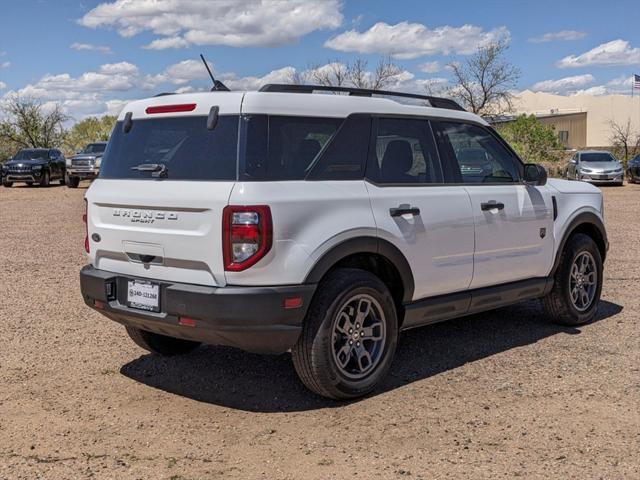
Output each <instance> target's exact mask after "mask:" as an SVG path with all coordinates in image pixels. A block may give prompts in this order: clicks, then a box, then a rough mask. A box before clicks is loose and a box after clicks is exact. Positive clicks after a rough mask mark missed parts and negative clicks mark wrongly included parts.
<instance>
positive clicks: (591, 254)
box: [542, 233, 603, 326]
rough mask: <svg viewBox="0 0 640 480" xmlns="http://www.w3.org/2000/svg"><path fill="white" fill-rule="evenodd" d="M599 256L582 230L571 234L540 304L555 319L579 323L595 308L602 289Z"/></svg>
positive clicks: (562, 323) (556, 321) (557, 321)
mask: <svg viewBox="0 0 640 480" xmlns="http://www.w3.org/2000/svg"><path fill="white" fill-rule="evenodd" d="M602 278H603V277H602V256H601V255H600V250H598V246H597V245H596V242H594V241H593V239H592V238H591V237H589V236H587V235H584V234H582V233H578V234H576V235H573V236H572V237H571V238H569V240H568V241H567V244H566V246H565V248H564V250H563V252H562V256H561V257H560V265H558V269H557V270H556V273H555V275H554V284H553V289H552V290H551V292H550V293H549V294H548V295H547V296H546V297H544V298H543V299H542V305H543V307H544V309H545V311H546V313H547V315H548V316H549V317H550V318H551V320H552V321H554V322H555V323H559V324H561V325H570V326H575V325H582V324H584V323H587V322H590V321H591V320H593V318H594V317H595V315H596V313H597V310H598V302H599V301H600V294H601V293H602Z"/></svg>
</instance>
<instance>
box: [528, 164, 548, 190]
mask: <svg viewBox="0 0 640 480" xmlns="http://www.w3.org/2000/svg"><path fill="white" fill-rule="evenodd" d="M523 180H524V183H526V184H527V185H537V186H542V185H546V183H547V171H546V170H545V169H544V167H543V166H542V165H537V164H535V163H527V164H526V165H525V166H524V178H523Z"/></svg>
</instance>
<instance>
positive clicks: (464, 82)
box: [448, 40, 520, 115]
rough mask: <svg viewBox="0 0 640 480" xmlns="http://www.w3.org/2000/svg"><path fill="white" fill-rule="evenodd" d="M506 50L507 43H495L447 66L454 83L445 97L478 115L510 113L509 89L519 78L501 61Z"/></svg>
mask: <svg viewBox="0 0 640 480" xmlns="http://www.w3.org/2000/svg"><path fill="white" fill-rule="evenodd" d="M507 48H508V45H507V43H506V42H505V41H504V40H499V41H496V42H493V43H489V44H487V45H485V46H482V47H479V48H478V50H477V52H476V53H475V54H473V55H472V56H471V57H470V58H468V59H467V60H465V61H464V62H462V63H458V62H453V63H450V64H449V67H450V68H451V71H452V73H453V76H454V78H455V80H456V83H455V85H454V86H453V87H452V88H451V89H449V92H448V93H449V95H450V96H452V97H453V98H456V99H458V100H459V101H461V102H462V104H463V105H464V106H465V107H466V108H467V109H468V110H470V111H472V112H473V113H476V114H478V115H497V114H500V113H503V112H504V111H508V110H511V106H512V101H513V94H512V93H511V90H512V89H513V88H514V87H515V86H516V84H517V81H518V79H519V78H520V70H519V69H518V68H517V67H515V66H514V65H512V64H511V63H509V62H508V61H507V60H506V59H505V58H504V53H505V51H506V50H507Z"/></svg>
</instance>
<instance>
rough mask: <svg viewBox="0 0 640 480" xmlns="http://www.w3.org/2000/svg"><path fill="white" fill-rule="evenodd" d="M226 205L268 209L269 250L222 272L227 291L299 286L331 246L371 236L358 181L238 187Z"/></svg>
mask: <svg viewBox="0 0 640 480" xmlns="http://www.w3.org/2000/svg"><path fill="white" fill-rule="evenodd" d="M229 204H230V205H269V207H270V208H271V217H272V220H273V246H272V247H271V250H270V251H269V253H267V255H266V256H265V257H264V258H263V259H261V260H260V261H259V262H258V263H256V264H255V265H254V266H252V267H250V268H249V269H247V270H245V271H242V272H227V273H226V279H227V283H228V284H229V285H256V286H258V285H292V284H299V283H302V282H303V281H304V280H305V278H306V276H307V274H308V273H309V272H310V271H311V269H312V268H313V266H314V265H315V263H316V262H317V261H318V260H319V259H320V258H322V256H323V255H324V254H325V253H326V252H328V251H329V250H330V249H331V248H332V247H334V246H335V245H337V244H339V243H341V242H343V241H345V240H348V239H350V238H354V237H360V236H370V237H375V236H376V227H375V222H374V219H373V213H372V211H371V204H370V201H369V196H368V194H367V189H366V187H365V185H364V181H362V180H357V181H322V182H313V181H286V182H238V183H237V184H236V185H235V187H234V189H233V191H232V193H231V196H230V199H229Z"/></svg>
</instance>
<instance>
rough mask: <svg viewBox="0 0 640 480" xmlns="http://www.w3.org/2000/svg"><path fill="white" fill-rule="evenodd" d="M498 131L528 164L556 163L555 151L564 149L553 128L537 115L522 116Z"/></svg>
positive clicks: (500, 127)
mask: <svg viewBox="0 0 640 480" xmlns="http://www.w3.org/2000/svg"><path fill="white" fill-rule="evenodd" d="M498 129H499V130H500V133H501V135H502V137H503V138H504V139H505V140H506V141H507V142H509V144H510V145H511V147H513V149H514V150H515V151H516V152H517V153H518V155H520V157H521V158H522V159H523V160H524V161H525V162H527V163H541V162H547V161H555V160H556V159H557V158H556V157H555V155H554V151H557V150H561V149H562V145H561V144H560V142H559V140H558V137H557V135H556V132H555V130H554V129H553V127H551V126H549V125H545V124H544V123H542V122H541V121H540V120H538V119H537V118H536V117H535V115H520V116H519V117H517V118H516V119H515V120H513V121H511V122H508V123H504V124H503V125H501V126H499V127H498Z"/></svg>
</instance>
